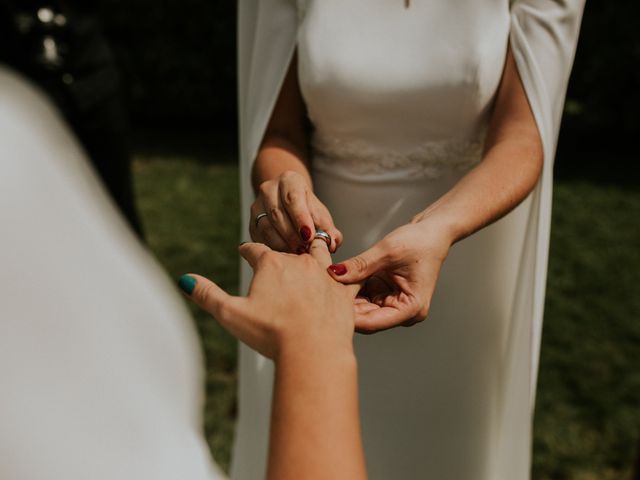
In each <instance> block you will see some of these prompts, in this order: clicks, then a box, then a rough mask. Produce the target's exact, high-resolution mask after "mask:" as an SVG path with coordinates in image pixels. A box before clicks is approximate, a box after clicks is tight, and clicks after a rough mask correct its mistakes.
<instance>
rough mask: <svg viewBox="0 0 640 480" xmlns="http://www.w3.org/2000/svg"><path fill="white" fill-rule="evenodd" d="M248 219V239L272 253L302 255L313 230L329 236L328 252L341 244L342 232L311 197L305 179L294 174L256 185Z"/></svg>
mask: <svg viewBox="0 0 640 480" xmlns="http://www.w3.org/2000/svg"><path fill="white" fill-rule="evenodd" d="M261 214H266V215H261ZM251 219H252V220H251V224H250V227H249V233H250V234H251V239H252V240H253V241H254V242H260V243H264V244H265V245H267V246H269V247H270V248H272V249H273V250H278V251H281V252H291V253H303V252H306V251H307V249H308V248H309V245H310V243H311V240H312V238H313V232H315V231H316V228H320V229H322V230H324V231H325V232H327V233H328V234H329V235H331V246H330V247H329V250H330V251H331V253H333V252H335V251H336V249H337V248H338V247H339V246H340V244H341V243H342V233H341V232H340V230H338V229H337V228H336V226H335V225H334V224H333V219H332V218H331V214H330V213H329V210H327V207H325V206H324V204H322V202H320V200H318V197H316V196H315V195H314V193H313V191H312V189H311V186H310V185H309V182H308V181H307V179H306V178H305V177H304V176H302V175H301V174H299V173H297V172H294V171H286V172H284V173H282V174H281V175H280V176H279V177H277V178H274V179H273V180H267V181H265V182H263V183H261V184H260V187H259V189H258V194H257V197H256V200H255V202H254V203H253V205H252V206H251ZM256 219H257V220H256Z"/></svg>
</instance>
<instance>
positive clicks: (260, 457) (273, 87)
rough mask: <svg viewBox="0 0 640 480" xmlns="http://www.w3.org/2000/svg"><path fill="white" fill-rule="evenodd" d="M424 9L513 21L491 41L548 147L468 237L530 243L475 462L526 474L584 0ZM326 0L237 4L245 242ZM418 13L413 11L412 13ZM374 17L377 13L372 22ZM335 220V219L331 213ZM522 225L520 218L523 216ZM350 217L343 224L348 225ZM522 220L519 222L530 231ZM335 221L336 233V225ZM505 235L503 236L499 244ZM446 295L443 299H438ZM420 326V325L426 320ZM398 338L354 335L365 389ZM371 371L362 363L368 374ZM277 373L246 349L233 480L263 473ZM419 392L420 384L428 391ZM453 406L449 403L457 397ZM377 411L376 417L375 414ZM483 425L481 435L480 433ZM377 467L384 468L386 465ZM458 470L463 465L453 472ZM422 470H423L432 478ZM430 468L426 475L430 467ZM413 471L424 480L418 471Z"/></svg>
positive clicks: (501, 474) (497, 473) (375, 474)
mask: <svg viewBox="0 0 640 480" xmlns="http://www.w3.org/2000/svg"><path fill="white" fill-rule="evenodd" d="M417 3H418V2H417V1H416V2H412V7H411V8H415V7H414V5H415V4H417ZM424 3H428V4H430V5H432V6H434V7H437V8H435V11H437V12H439V14H442V15H443V18H447V17H448V16H449V15H451V16H452V17H455V15H460V14H461V13H464V14H465V15H466V17H470V18H479V19H483V20H482V21H483V22H495V26H494V25H491V24H487V25H485V24H484V23H482V24H480V25H479V26H478V28H480V29H484V30H483V31H491V32H494V33H495V32H501V31H502V30H501V29H502V27H503V25H502V24H501V23H500V22H501V21H502V20H501V19H503V18H504V19H505V21H506V22H507V23H506V25H504V27H505V28H504V32H505V36H504V38H500V37H499V35H498V38H496V39H495V42H496V47H495V48H496V50H497V51H500V49H503V45H504V44H506V43H507V42H508V43H509V44H510V46H511V49H512V52H513V55H514V58H515V61H516V65H517V67H518V72H519V74H520V77H521V80H522V83H523V85H524V88H525V92H526V94H527V97H528V100H529V103H530V106H531V109H532V111H533V114H534V117H535V120H536V123H537V126H538V130H539V132H540V136H541V139H542V143H543V149H544V167H543V172H542V176H541V179H540V182H539V183H538V185H537V186H536V188H535V189H534V191H533V192H532V193H531V194H530V196H529V197H528V199H527V201H526V202H524V203H523V205H521V206H520V207H518V209H517V212H514V213H513V214H512V215H510V217H512V220H505V221H504V222H503V221H501V222H502V223H501V222H498V224H499V225H502V226H496V227H493V226H492V227H489V229H486V230H488V232H489V233H487V232H481V233H479V234H477V235H476V236H474V237H477V238H478V240H470V242H477V245H476V248H478V246H480V247H482V246H483V245H485V246H486V245H487V244H489V243H491V238H492V237H491V235H498V234H497V233H495V232H496V231H498V230H499V229H500V228H504V229H507V228H511V229H513V231H514V232H515V231H516V230H517V231H518V232H521V236H522V242H521V245H522V246H521V248H520V247H519V248H520V250H519V251H518V261H517V262H516V263H517V265H513V266H512V267H511V268H512V270H513V275H514V286H513V291H512V292H511V291H510V293H509V295H512V297H513V301H510V302H508V305H510V307H509V308H510V312H509V314H508V317H509V321H508V328H507V333H506V334H505V338H506V340H505V344H504V353H503V354H501V355H502V356H501V357H500V358H502V359H503V361H502V363H501V364H500V367H499V369H498V370H497V371H496V374H495V376H496V377H497V378H498V380H496V382H495V385H496V386H495V387H490V388H495V389H496V391H498V390H499V392H493V393H491V395H489V397H488V398H493V399H494V400H493V401H494V403H495V404H496V405H495V408H496V409H497V410H498V413H497V414H496V416H495V419H492V420H491V422H490V423H491V425H489V426H487V431H486V432H485V433H482V432H480V433H478V434H479V435H485V434H486V438H485V440H484V443H483V446H482V448H478V449H476V450H477V452H476V453H475V456H476V457H477V456H478V455H480V456H483V455H484V456H485V457H486V458H485V459H478V458H474V459H473V462H476V463H477V464H478V465H480V464H481V465H482V466H483V467H482V468H483V472H478V473H477V476H475V477H474V478H487V479H489V478H504V479H512V478H527V476H528V469H529V463H530V447H531V445H530V436H531V415H532V412H533V407H534V399H535V385H536V378H537V369H538V357H539V351H540V338H541V331H542V318H543V307H544V295H545V283H546V269H547V258H548V248H549V229H550V218H551V198H552V173H553V160H554V155H555V147H556V142H557V136H558V130H559V126H560V119H561V115H562V106H563V103H564V96H565V91H566V87H567V83H568V79H569V74H570V71H571V66H572V63H573V56H574V53H575V47H576V44H577V39H578V33H579V26H580V20H581V15H582V9H583V1H582V0H566V1H553V0H519V1H512V2H510V3H508V2H507V1H506V0H505V1H495V2H483V3H481V4H478V3H477V2H466V3H462V4H460V5H463V6H460V5H459V4H458V3H456V2H448V3H447V4H446V5H445V4H441V3H438V2H424ZM343 4H344V8H345V11H346V10H348V9H349V7H351V6H353V5H356V4H357V5H359V6H362V4H359V3H358V2H357V0H351V1H348V2H343ZM319 5H320V4H317V5H314V2H313V1H312V0H311V1H298V2H295V1H293V0H291V1H287V0H268V1H262V0H260V1H258V0H254V1H250V0H245V1H240V2H239V38H238V40H239V43H238V45H239V108H240V154H241V182H242V183H241V187H242V218H243V235H244V236H245V237H244V239H245V240H246V239H248V222H249V221H250V219H249V217H248V213H249V206H250V205H251V203H252V201H253V192H252V189H251V185H250V171H251V166H252V162H253V160H254V159H255V157H256V153H257V151H258V148H259V145H260V142H261V139H262V137H263V135H264V131H265V127H266V125H267V122H268V120H269V117H270V114H271V111H272V109H273V105H274V104H275V101H276V98H277V95H278V93H279V90H280V86H281V83H282V81H283V78H284V75H285V73H286V70H287V67H288V65H289V63H290V61H291V58H292V54H293V52H294V51H295V49H296V46H299V45H300V43H299V42H300V41H301V38H300V36H299V35H300V32H301V26H302V25H303V24H304V21H305V18H306V16H308V15H313V13H314V11H317V10H320V6H319ZM354 8H355V7H354ZM381 8H382V7H381ZM411 8H409V10H408V13H409V12H411ZM461 8H468V9H469V11H468V12H461V11H460V9H461ZM450 9H451V10H450ZM456 9H457V10H456ZM366 10H367V9H366V8H364V7H362V8H361V9H360V12H361V13H360V15H361V16H360V18H359V20H358V21H359V22H363V23H364V22H367V21H369V20H370V21H381V20H380V19H379V18H376V19H374V18H373V17H372V16H373V15H374V14H373V13H372V14H368V13H367V11H366ZM454 10H455V11H454ZM368 15H371V16H369V17H368ZM382 21H383V22H387V23H390V22H392V20H391V18H385V19H383V20H382ZM443 21H444V20H443ZM494 27H495V28H494ZM353 28H354V30H356V31H357V29H358V25H355V24H354V26H353ZM451 30H455V29H454V28H452V29H451ZM461 35H464V33H462V34H461ZM496 35H497V34H496ZM445 40H446V39H445ZM445 40H443V38H442V36H441V37H436V38H435V39H434V42H433V44H432V45H429V46H428V48H439V47H438V46H439V45H443V44H446V41H445ZM457 40H459V38H458V39H457V38H456V37H451V42H450V43H451V44H456V43H457ZM305 41H306V37H305ZM390 41H391V40H390ZM501 42H502V43H501ZM459 43H464V42H459ZM362 48H366V45H363V46H362ZM441 48H442V47H441ZM328 55H331V52H328ZM303 60H304V59H303ZM300 61H301V59H300V52H299V62H300ZM311 61H313V59H311ZM299 68H300V66H299ZM381 68H382V66H381ZM303 90H304V88H303ZM303 93H304V91H303ZM346 114H348V113H346ZM346 114H345V115H346ZM312 120H313V119H312ZM315 174H317V175H318V178H316V179H314V180H315V181H316V182H318V187H317V188H318V189H319V190H320V193H321V194H322V193H327V192H328V193H327V194H328V195H329V197H330V196H331V195H330V192H331V191H332V190H333V189H335V185H334V184H331V185H329V186H328V187H327V186H326V185H327V181H326V180H325V177H326V175H324V173H322V172H320V173H318V172H316V173H315ZM329 183H331V182H329ZM346 188H348V187H346ZM354 191H356V190H354ZM408 194H409V193H407V195H408ZM329 202H331V198H329ZM337 205H339V204H337ZM425 206H426V205H425ZM336 208H339V206H337V207H336ZM330 210H331V208H330ZM332 213H334V212H333V211H332ZM338 216H339V215H338ZM517 218H522V219H523V220H522V221H520V220H517ZM342 220H343V221H344V219H342ZM509 221H511V222H512V225H511V226H510V227H506V226H505V225H507V223H505V222H509ZM518 222H521V223H522V225H520V224H518ZM338 226H339V227H340V224H338ZM352 233H353V232H352ZM518 235H520V233H519V234H518ZM518 238H520V237H518ZM503 240H505V239H504V238H503ZM506 240H508V239H506ZM471 245H473V244H469V245H468V246H467V247H466V248H471ZM464 248H465V247H460V250H464ZM478 251H479V253H478V255H482V249H479V250H478ZM349 253H350V254H354V253H357V252H349ZM461 258H463V256H461ZM447 263H452V264H455V260H447V262H445V268H446V264H447ZM455 268H456V267H455V265H454V266H451V267H450V270H454V269H455ZM460 268H462V267H460ZM242 277H243V288H246V287H247V284H248V280H249V278H250V276H249V272H248V270H247V269H246V267H243V271H242ZM444 277H445V278H444V279H443V280H442V283H445V282H446V272H445V275H444ZM443 288H445V287H443ZM510 288H511V287H510ZM437 293H438V291H437ZM505 295H507V293H505ZM445 297H446V294H445ZM441 298H443V295H442V294H441ZM413 328H416V329H420V328H424V327H423V326H422V325H419V326H416V327H413ZM416 333H417V332H416ZM402 335H403V334H402V333H392V334H389V335H388V336H386V337H380V338H373V337H369V338H358V339H357V341H356V344H357V346H358V347H361V349H360V353H361V355H360V356H359V361H360V365H361V369H362V370H364V371H365V373H364V374H363V375H362V378H361V380H363V381H364V383H365V385H366V382H367V378H368V377H367V373H366V370H367V368H366V367H367V365H363V362H369V363H374V362H372V360H371V359H372V358H373V357H371V355H374V354H372V353H371V350H373V347H371V348H369V347H367V345H373V344H375V345H376V346H377V347H376V348H378V349H380V351H383V350H384V348H385V347H387V346H388V345H389V344H390V343H393V342H398V341H399V340H398V339H399V338H400V337H401V336H402ZM394 336H395V337H394ZM397 348H400V347H397ZM367 349H368V350H367ZM357 350H358V349H357ZM363 366H364V368H362V367H363ZM271 375H272V365H271V364H270V362H268V361H266V360H265V359H263V358H261V357H259V356H258V355H256V354H254V353H253V352H251V351H249V350H248V349H246V348H244V347H241V351H240V388H239V402H240V403H239V414H240V418H239V422H238V429H237V433H236V444H235V448H234V462H233V469H232V475H233V477H234V478H236V479H238V480H245V479H257V478H261V476H262V475H263V472H264V462H265V459H266V448H267V437H266V436H267V432H268V412H269V401H270V395H271ZM380 378H381V379H382V378H384V377H380ZM381 381H382V380H381ZM416 382H419V379H416ZM364 388H365V390H361V397H366V396H367V395H368V393H369V392H373V391H372V390H371V391H370V390H368V388H369V387H366V386H365V387H364ZM420 388H424V391H422V390H420ZM420 388H418V389H417V395H418V396H420V395H427V393H425V391H428V386H421V387H420ZM488 388H489V387H488ZM372 394H373V393H372ZM361 401H362V403H363V405H364V413H363V415H364V418H363V430H364V435H365V448H366V449H367V448H368V443H369V444H371V445H372V446H371V448H370V449H369V450H370V451H369V452H367V455H368V457H367V460H368V462H369V463H370V464H373V470H370V474H371V478H385V477H384V475H383V474H382V473H381V472H383V471H385V470H384V468H385V467H384V465H382V463H383V460H380V459H379V458H377V457H379V456H380V455H379V452H376V458H373V459H372V453H371V452H372V451H374V450H375V446H373V445H374V443H375V441H374V440H371V439H368V438H367V437H368V435H369V434H368V433H367V432H368V431H371V432H374V431H376V432H378V434H379V433H380V431H377V430H375V428H372V429H370V430H369V428H368V426H367V422H368V414H367V411H368V409H369V407H370V406H371V402H374V400H370V399H368V398H361ZM451 401H452V402H453V401H454V399H451ZM371 411H378V410H376V409H375V408H371ZM401 413H402V412H401ZM404 413H406V415H411V414H412V413H410V412H409V411H407V412H404ZM420 421H421V420H420V418H418V417H416V419H415V422H416V423H420ZM424 428H425V429H426V428H429V426H427V425H425V427H424ZM443 428H446V427H443ZM469 428H470V429H473V428H474V427H473V426H469ZM478 429H479V430H481V427H478ZM381 431H382V430H381ZM476 433H477V432H476ZM402 434H403V432H401V431H398V432H397V435H398V439H400V438H401V437H402ZM513 437H517V438H513ZM485 444H486V447H485ZM471 450H473V449H470V451H471ZM480 451H481V452H480ZM478 452H480V453H478ZM460 454H461V455H462V456H461V457H460V456H459V457H456V456H455V452H451V458H457V460H456V461H457V462H460V463H462V464H464V463H465V462H468V463H469V465H471V464H472V462H471V460H469V459H466V458H465V457H464V455H463V454H462V453H460ZM408 455H410V454H408ZM411 461H417V460H416V459H413V460H410V461H408V463H410V462H411ZM379 465H382V466H380V467H379ZM474 465H475V463H474ZM434 468H435V467H434ZM453 470H455V469H453V468H452V471H453ZM424 471H425V470H421V471H420V472H422V473H424ZM426 471H427V472H428V469H427V470H426ZM460 471H462V470H460ZM437 472H440V471H439V470H433V471H431V472H429V473H431V474H432V477H433V478H443V477H438V475H439V474H440V473H441V472H440V473H437ZM422 473H420V474H422ZM386 474H387V475H388V474H389V472H388V471H387V472H386ZM416 475H419V474H418V473H416ZM433 475H435V476H433ZM387 478H388V477H387ZM395 478H412V476H411V475H410V474H406V473H398V474H397V475H396V476H395ZM413 478H422V477H413ZM451 478H456V477H451ZM457 478H460V477H457Z"/></svg>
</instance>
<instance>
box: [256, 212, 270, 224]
mask: <svg viewBox="0 0 640 480" xmlns="http://www.w3.org/2000/svg"><path fill="white" fill-rule="evenodd" d="M267 216H268V215H267V214H266V213H264V212H262V213H259V214H258V215H256V218H255V219H254V221H255V224H256V227H257V226H258V222H260V220H262V219H263V218H264V217H267Z"/></svg>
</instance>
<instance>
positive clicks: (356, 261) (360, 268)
mask: <svg viewBox="0 0 640 480" xmlns="http://www.w3.org/2000/svg"><path fill="white" fill-rule="evenodd" d="M353 266H354V267H355V270H356V271H357V272H358V273H362V272H365V271H367V267H368V266H369V263H368V262H367V259H366V258H363V257H362V256H360V255H358V256H355V257H353Z"/></svg>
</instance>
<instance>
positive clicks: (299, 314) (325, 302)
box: [180, 240, 359, 360]
mask: <svg viewBox="0 0 640 480" xmlns="http://www.w3.org/2000/svg"><path fill="white" fill-rule="evenodd" d="M239 250H240V255H242V257H243V258H244V259H245V260H247V262H249V264H250V265H251V267H252V268H253V270H254V277H253V280H252V281H251V285H250V287H249V294H248V296H247V297H234V296H231V295H228V294H227V293H225V292H224V291H223V290H222V289H220V287H218V286H217V285H216V284H215V283H213V282H212V281H210V280H208V279H206V278H204V277H201V276H199V275H194V274H189V275H185V276H183V277H182V278H181V280H180V286H181V288H182V289H183V290H184V291H185V292H186V293H187V294H189V297H190V298H191V300H193V301H194V302H195V303H196V304H198V305H199V306H200V307H202V308H203V309H204V310H206V311H208V312H209V313H211V314H212V315H213V316H214V317H215V318H216V319H217V320H218V321H219V322H220V324H221V325H222V326H223V327H224V328H226V329H227V330H229V332H230V333H231V334H232V335H234V336H235V337H236V338H238V339H239V340H241V341H242V342H244V343H246V344H247V345H248V346H249V347H251V348H253V349H254V350H256V351H258V352H259V353H261V354H262V355H264V356H266V357H269V358H271V359H274V360H277V358H278V355H279V353H280V352H282V350H283V349H287V348H292V349H296V350H300V351H306V352H309V351H311V350H313V351H318V350H322V351H323V352H339V353H343V352H351V351H352V346H351V340H352V337H353V331H354V313H353V301H354V297H355V295H356V293H357V291H358V289H359V287H358V286H355V285H354V286H345V285H342V284H341V283H338V282H335V281H334V280H333V279H332V278H331V277H330V276H329V275H327V272H326V268H327V266H328V265H329V264H330V263H331V257H330V255H329V252H328V250H327V247H326V244H325V242H324V241H323V240H315V241H313V243H312V244H311V247H310V253H311V255H307V254H305V255H291V254H285V253H278V252H274V251H272V250H271V249H270V248H269V247H267V246H265V245H262V244H259V243H246V244H243V245H241V246H240V248H239Z"/></svg>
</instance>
